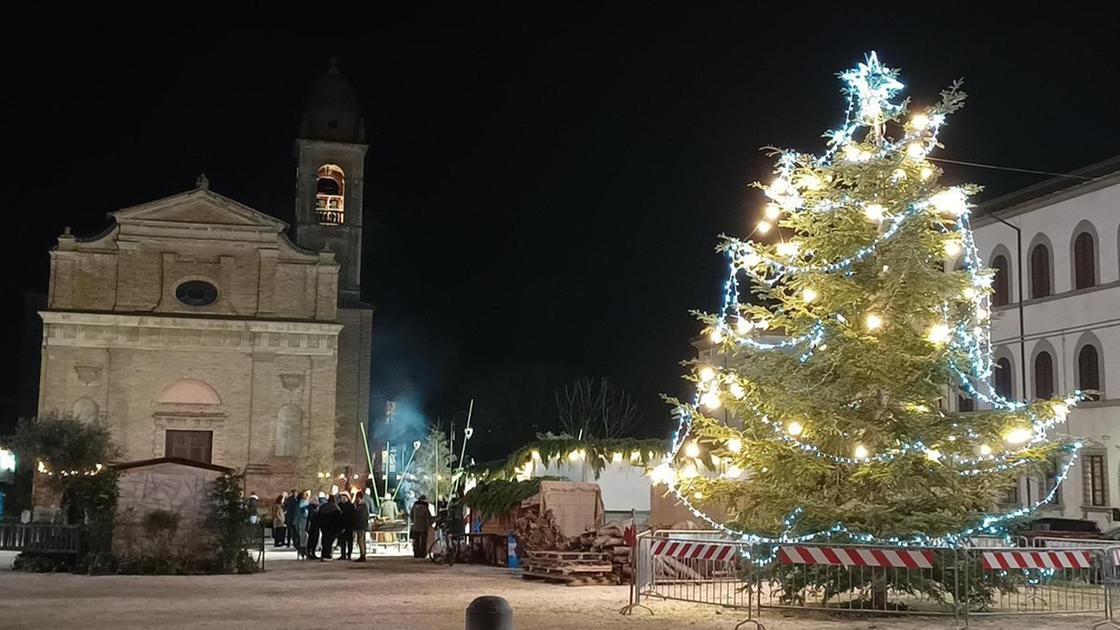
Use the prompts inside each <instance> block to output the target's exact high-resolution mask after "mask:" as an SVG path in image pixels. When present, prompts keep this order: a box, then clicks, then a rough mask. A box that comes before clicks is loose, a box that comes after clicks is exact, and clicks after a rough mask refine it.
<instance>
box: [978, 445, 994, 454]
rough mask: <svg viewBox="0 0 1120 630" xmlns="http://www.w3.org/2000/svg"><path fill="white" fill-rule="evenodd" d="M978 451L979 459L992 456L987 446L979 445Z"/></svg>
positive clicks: (990, 448)
mask: <svg viewBox="0 0 1120 630" xmlns="http://www.w3.org/2000/svg"><path fill="white" fill-rule="evenodd" d="M979 450H980V456H981V457H987V456H989V455H991V454H992V447H990V446H988V445H987V444H981V445H980V449H979Z"/></svg>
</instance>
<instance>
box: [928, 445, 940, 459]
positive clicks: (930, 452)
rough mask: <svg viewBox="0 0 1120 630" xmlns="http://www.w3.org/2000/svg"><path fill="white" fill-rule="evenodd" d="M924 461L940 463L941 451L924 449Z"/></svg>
mask: <svg viewBox="0 0 1120 630" xmlns="http://www.w3.org/2000/svg"><path fill="white" fill-rule="evenodd" d="M926 459H928V460H929V461H931V462H938V461H941V451H937V450H934V449H932V448H929V449H926Z"/></svg>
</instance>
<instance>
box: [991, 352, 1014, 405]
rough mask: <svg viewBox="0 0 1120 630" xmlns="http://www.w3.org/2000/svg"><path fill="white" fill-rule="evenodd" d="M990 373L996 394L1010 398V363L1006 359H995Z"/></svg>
mask: <svg viewBox="0 0 1120 630" xmlns="http://www.w3.org/2000/svg"><path fill="white" fill-rule="evenodd" d="M992 371H993V373H994V374H993V382H992V386H993V387H995V390H996V393H997V394H999V395H1000V396H1002V397H1004V398H1011V361H1010V360H1009V359H1008V358H1007V357H1002V358H1000V359H997V360H996V364H995V368H994V369H993V370H992Z"/></svg>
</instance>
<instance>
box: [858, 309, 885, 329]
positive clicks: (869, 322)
mask: <svg viewBox="0 0 1120 630" xmlns="http://www.w3.org/2000/svg"><path fill="white" fill-rule="evenodd" d="M863 325H864V327H865V328H867V330H869V331H875V330H879V329H880V328H882V327H883V318H882V317H879V316H878V315H876V314H875V313H868V314H867V316H866V317H864V318H863Z"/></svg>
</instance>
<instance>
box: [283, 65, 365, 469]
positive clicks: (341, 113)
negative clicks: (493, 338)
mask: <svg viewBox="0 0 1120 630" xmlns="http://www.w3.org/2000/svg"><path fill="white" fill-rule="evenodd" d="M368 148H369V147H368V146H367V145H366V129H365V121H363V120H362V115H361V110H360V109H359V107H358V97H357V95H356V94H355V93H354V88H353V87H351V86H350V83H349V82H348V81H347V80H346V78H345V77H343V76H342V73H340V72H339V71H338V66H337V62H336V61H335V60H334V59H332V60H331V66H330V68H329V69H328V70H327V71H326V73H325V74H323V76H321V77H320V78H319V79H318V80H317V81H316V82H315V83H314V84H313V85H312V86H311V94H310V96H309V98H308V100H307V109H306V110H305V111H304V115H303V120H302V122H301V123H300V129H299V137H298V138H296V158H297V161H298V165H297V167H296V222H295V240H296V242H297V243H298V244H299V245H301V246H303V247H306V248H308V249H310V250H313V251H316V252H320V251H323V250H326V249H329V250H330V251H332V252H334V257H335V260H336V261H337V262H338V267H339V268H338V323H340V324H342V331H341V332H340V333H339V336H338V368H337V378H336V380H335V383H336V391H335V395H336V401H337V402H336V409H335V418H336V420H335V422H336V424H335V445H334V469H335V472H338V473H341V474H344V475H346V477H347V478H348V479H351V480H353V479H355V477H354V475H358V477H357V478H360V479H365V478H366V474H368V472H369V462H368V460H367V458H366V457H365V453H366V451H367V449H366V447H365V445H364V444H363V443H364V442H365V439H366V438H365V435H366V434H365V431H364V430H363V427H364V426H365V425H366V423H367V422H368V420H369V376H370V352H371V339H372V334H373V307H372V306H370V305H369V304H366V303H364V302H362V300H361V284H362V211H363V207H362V204H363V194H362V193H363V190H362V184H363V181H362V180H363V179H364V174H365V162H366V149H368ZM363 473H365V474H363Z"/></svg>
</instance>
